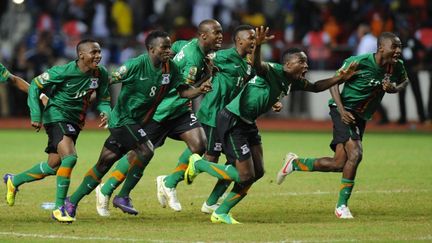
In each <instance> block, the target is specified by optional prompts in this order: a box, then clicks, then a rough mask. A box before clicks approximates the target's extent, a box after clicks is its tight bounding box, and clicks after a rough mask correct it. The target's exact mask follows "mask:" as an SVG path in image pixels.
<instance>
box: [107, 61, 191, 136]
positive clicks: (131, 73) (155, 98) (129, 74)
mask: <svg viewBox="0 0 432 243" xmlns="http://www.w3.org/2000/svg"><path fill="white" fill-rule="evenodd" d="M111 81H112V82H113V83H122V88H121V91H120V94H119V97H118V100H117V104H116V105H115V106H114V108H113V111H112V113H111V117H110V119H109V122H108V125H109V127H111V128H113V127H121V126H124V125H130V124H144V123H146V122H147V121H148V120H149V119H150V118H151V117H152V116H153V114H154V112H155V111H156V108H157V107H158V105H159V103H160V102H161V101H162V99H163V98H164V97H165V95H166V94H167V93H168V91H169V90H176V89H177V88H178V86H180V85H182V84H183V82H182V79H181V75H180V73H179V70H178V67H177V66H176V65H175V64H174V62H173V61H172V60H170V61H169V63H166V64H164V65H162V66H161V67H155V66H154V65H153V63H152V62H151V60H150V57H149V56H148V54H143V55H140V56H138V57H136V58H133V59H130V60H129V61H127V62H126V63H125V64H124V65H122V66H121V67H119V68H118V69H117V70H115V71H114V72H113V73H112V77H111ZM176 92H177V90H176Z"/></svg>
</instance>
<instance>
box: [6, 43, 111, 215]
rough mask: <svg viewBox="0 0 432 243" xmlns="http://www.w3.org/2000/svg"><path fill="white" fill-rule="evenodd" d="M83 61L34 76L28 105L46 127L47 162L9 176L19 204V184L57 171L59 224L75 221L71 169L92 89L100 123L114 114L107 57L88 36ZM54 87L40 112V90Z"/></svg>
mask: <svg viewBox="0 0 432 243" xmlns="http://www.w3.org/2000/svg"><path fill="white" fill-rule="evenodd" d="M76 51H77V56H78V59H77V60H75V61H72V62H69V63H68V64H65V65H61V66H54V67H52V68H50V69H48V70H47V71H46V72H44V73H43V74H41V75H39V76H37V77H35V78H34V79H33V81H32V83H31V85H30V88H29V96H28V105H29V107H30V116H31V125H32V126H33V127H34V128H36V129H37V130H39V129H40V128H41V126H42V123H43V125H44V128H45V131H46V133H47V135H48V145H47V148H46V149H45V152H46V153H48V160H47V161H43V162H40V163H38V164H36V165H35V166H33V167H32V168H30V169H29V170H27V171H24V172H22V173H20V174H17V175H12V174H6V175H5V176H4V181H5V183H6V187H7V194H6V201H7V204H8V205H9V206H13V205H14V203H15V196H16V192H17V191H18V187H19V186H20V185H22V184H24V183H27V182H32V181H35V180H40V179H43V178H44V177H46V176H49V175H57V182H56V185H57V193H56V201H55V209H54V211H53V212H52V218H53V219H55V220H57V221H59V222H72V221H73V220H74V219H73V218H72V217H70V216H69V215H68V213H67V212H66V210H65V207H64V200H65V198H66V195H67V191H68V188H69V184H70V176H71V173H72V169H73V167H74V165H75V163H76V162H77V154H76V150H75V142H76V140H77V138H78V135H79V133H80V131H81V129H82V128H83V126H84V122H85V116H86V110H87V107H88V105H89V100H90V97H91V95H92V93H93V92H95V91H96V94H97V99H98V110H99V111H100V112H101V116H102V118H101V126H103V125H104V124H105V123H106V121H107V119H108V116H109V113H110V109H111V108H110V96H109V93H108V72H107V71H106V69H105V68H104V67H102V66H99V65H98V64H99V62H100V60H101V58H102V56H101V48H100V46H99V43H97V42H96V41H93V40H89V39H85V40H82V41H80V42H79V43H78V44H77V47H76ZM46 88H52V89H54V91H55V92H52V94H53V95H52V96H51V97H50V99H49V101H48V104H47V105H46V107H45V108H44V109H43V111H41V107H40V103H39V99H40V95H41V91H42V90H44V89H46Z"/></svg>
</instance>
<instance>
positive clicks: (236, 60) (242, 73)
mask: <svg viewBox="0 0 432 243" xmlns="http://www.w3.org/2000/svg"><path fill="white" fill-rule="evenodd" d="M213 63H214V65H215V66H216V67H217V68H218V71H217V72H216V74H215V75H214V76H213V79H212V91H211V92H209V93H207V94H206V95H205V96H204V98H203V99H202V101H201V106H200V109H199V110H198V112H197V116H198V119H199V121H200V122H201V123H203V124H206V125H208V126H211V127H216V116H217V113H218V112H219V111H220V110H222V109H223V108H224V107H225V106H226V105H227V104H228V103H229V102H231V100H233V99H234V97H236V96H237V95H238V94H239V92H240V91H241V89H242V87H243V86H244V84H245V83H246V81H247V80H248V79H249V77H250V76H251V74H252V67H251V65H250V64H249V63H248V62H247V60H246V58H242V57H241V56H240V55H239V54H238V53H237V50H236V49H235V48H230V49H226V50H220V51H217V52H216V53H215V57H214V58H213Z"/></svg>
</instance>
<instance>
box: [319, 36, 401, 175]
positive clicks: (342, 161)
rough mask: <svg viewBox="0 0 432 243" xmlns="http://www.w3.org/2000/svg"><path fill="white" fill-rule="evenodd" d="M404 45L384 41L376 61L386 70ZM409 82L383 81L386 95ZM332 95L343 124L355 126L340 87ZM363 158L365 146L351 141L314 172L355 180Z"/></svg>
mask: <svg viewBox="0 0 432 243" xmlns="http://www.w3.org/2000/svg"><path fill="white" fill-rule="evenodd" d="M401 49H402V44H401V41H400V40H399V38H397V37H396V38H389V39H383V40H382V41H381V43H380V46H379V47H378V50H377V53H376V54H375V61H376V63H377V64H378V65H379V66H380V67H381V68H383V69H384V68H385V67H386V65H388V64H395V63H396V62H397V60H398V59H399V57H400V55H401ZM408 82H409V80H403V81H402V82H401V83H399V84H398V85H393V84H391V83H390V82H388V81H383V84H382V88H383V90H384V91H385V92H386V93H396V92H399V91H401V90H403V89H404V88H405V87H406V86H407V84H408ZM330 93H331V95H332V97H333V99H334V100H335V103H336V105H337V107H338V110H339V112H340V114H341V119H342V122H343V123H345V124H348V125H349V124H355V118H354V116H353V114H352V113H351V112H349V111H347V110H345V108H344V106H343V104H342V101H341V97H340V91H339V86H338V85H335V86H333V87H332V88H331V89H330ZM362 157H363V146H362V142H361V141H360V140H353V139H351V138H350V139H349V140H348V141H347V142H345V144H343V143H340V144H337V145H336V151H335V154H334V156H333V158H330V157H323V158H319V159H317V160H316V161H315V162H314V170H317V171H325V172H327V171H333V172H342V177H343V178H346V179H351V180H353V179H354V178H355V176H356V172H357V167H358V165H359V163H360V162H361V160H362Z"/></svg>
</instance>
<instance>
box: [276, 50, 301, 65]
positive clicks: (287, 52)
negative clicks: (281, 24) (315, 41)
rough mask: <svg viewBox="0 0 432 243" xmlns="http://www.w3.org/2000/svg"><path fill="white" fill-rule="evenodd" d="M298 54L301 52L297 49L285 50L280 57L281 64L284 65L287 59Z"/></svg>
mask: <svg viewBox="0 0 432 243" xmlns="http://www.w3.org/2000/svg"><path fill="white" fill-rule="evenodd" d="M300 52H303V50H302V49H300V48H297V47H291V48H288V49H286V50H285V51H284V52H283V53H282V56H281V61H282V63H285V62H286V61H287V60H288V59H290V58H291V56H292V55H293V54H297V53H300Z"/></svg>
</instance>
